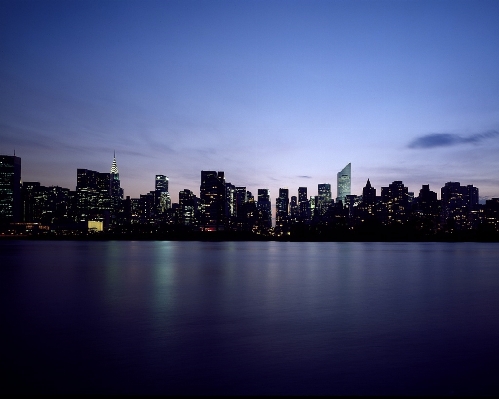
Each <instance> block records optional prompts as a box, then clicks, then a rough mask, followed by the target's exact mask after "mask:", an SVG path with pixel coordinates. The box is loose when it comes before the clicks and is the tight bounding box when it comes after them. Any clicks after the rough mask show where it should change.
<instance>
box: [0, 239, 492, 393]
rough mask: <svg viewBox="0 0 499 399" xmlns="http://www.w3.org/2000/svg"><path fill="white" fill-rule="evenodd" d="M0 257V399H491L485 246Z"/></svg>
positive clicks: (172, 247) (67, 245)
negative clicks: (420, 397) (369, 398)
mask: <svg viewBox="0 0 499 399" xmlns="http://www.w3.org/2000/svg"><path fill="white" fill-rule="evenodd" d="M0 249H1V252H0V260H1V273H2V275H1V277H2V278H1V284H2V286H1V287H2V296H3V303H4V304H7V303H8V304H9V306H8V307H7V306H4V309H3V314H4V316H5V317H4V320H6V324H5V325H6V326H7V336H8V338H9V339H10V340H8V341H7V342H9V345H8V346H7V347H6V348H5V356H3V359H4V360H3V361H4V362H5V364H8V365H9V369H10V370H11V374H12V378H10V379H9V378H8V379H7V380H8V381H16V380H20V384H13V383H12V385H9V386H8V387H7V391H9V390H14V386H15V387H16V388H15V389H16V390H17V391H19V389H21V392H23V389H24V391H26V392H37V393H39V392H41V393H64V392H80V393H165V394H174V393H182V394H188V393H198V394H199V393H206V394H218V393H222V394H231V393H235V394H265V393H266V394H328V393H331V394H452V393H455V394H475V393H478V394H483V393H493V392H497V391H498V383H497V382H496V381H495V380H496V378H495V376H496V375H497V371H499V370H498V366H497V361H496V360H497V356H498V355H499V348H498V344H497V343H496V342H497V331H499V329H498V328H499V310H498V308H497V303H499V301H498V300H499V289H498V288H499V264H498V261H497V260H498V259H499V256H498V255H499V245H498V244H481V243H460V244H452V243H291V242H282V243H281V242H150V241H144V242H119V241H117V242H112V241H111V242H36V241H35V242H30V241H5V242H0ZM19 387H22V388H19Z"/></svg>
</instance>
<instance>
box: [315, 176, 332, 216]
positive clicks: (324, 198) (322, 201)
mask: <svg viewBox="0 0 499 399" xmlns="http://www.w3.org/2000/svg"><path fill="white" fill-rule="evenodd" d="M317 193H318V196H317V197H318V198H319V202H318V203H316V204H315V207H316V208H317V209H318V211H319V214H320V215H321V216H324V215H325V214H326V212H327V211H328V209H329V207H330V205H331V184H327V183H325V184H319V185H318V187H317Z"/></svg>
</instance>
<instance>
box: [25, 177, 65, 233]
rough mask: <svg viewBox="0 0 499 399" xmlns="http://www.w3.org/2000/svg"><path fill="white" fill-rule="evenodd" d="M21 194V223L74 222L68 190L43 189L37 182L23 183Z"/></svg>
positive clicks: (53, 187) (57, 188)
mask: <svg viewBox="0 0 499 399" xmlns="http://www.w3.org/2000/svg"><path fill="white" fill-rule="evenodd" d="M21 192H22V203H23V206H22V208H23V219H22V221H23V222H26V223H41V224H46V225H54V224H57V223H66V224H67V223H70V222H74V216H73V214H72V209H71V196H72V195H71V192H70V190H69V189H67V188H62V187H59V186H50V187H45V186H42V185H40V183H39V182H23V185H22V190H21ZM73 195H74V192H73Z"/></svg>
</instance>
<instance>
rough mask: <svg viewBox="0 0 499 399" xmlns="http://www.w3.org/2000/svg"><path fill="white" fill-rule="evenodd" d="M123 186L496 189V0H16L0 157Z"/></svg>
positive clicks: (2, 16) (28, 177)
mask: <svg viewBox="0 0 499 399" xmlns="http://www.w3.org/2000/svg"><path fill="white" fill-rule="evenodd" d="M14 149H15V151H16V155H18V156H20V157H21V158H22V178H23V180H24V181H40V182H41V183H42V184H43V185H47V186H48V185H59V186H63V187H67V188H70V189H74V188H75V186H76V169H77V168H87V169H92V170H97V171H100V172H109V170H110V168H111V163H112V159H113V151H114V150H116V158H117V162H118V167H119V171H120V177H121V185H122V187H123V188H124V190H125V195H130V196H132V197H138V195H139V194H145V193H147V192H149V191H150V190H153V189H154V176H155V175H156V174H165V175H167V176H169V178H170V192H171V194H172V199H173V200H174V201H175V202H176V201H177V200H178V192H179V191H180V190H182V189H184V188H188V189H191V190H192V191H194V193H195V194H196V195H198V194H199V183H200V171H201V170H222V171H225V176H226V180H227V181H228V182H231V183H232V184H234V185H237V186H246V187H247V188H248V190H250V191H252V192H253V194H254V195H255V196H256V194H257V189H258V188H270V190H271V198H272V202H273V203H274V202H275V198H276V197H277V195H278V189H279V187H287V188H289V189H290V195H297V190H298V187H299V186H307V187H308V192H309V195H316V194H317V185H318V184H319V183H330V184H331V186H332V188H333V190H332V191H333V197H336V173H337V172H338V171H340V170H341V169H342V168H343V167H344V166H345V165H346V164H347V163H349V162H351V163H352V194H361V192H362V191H361V190H362V187H363V186H364V185H365V183H366V180H367V179H368V178H370V179H371V182H372V184H373V185H374V187H375V188H376V189H377V190H378V194H379V193H380V187H381V186H387V185H388V184H389V183H391V182H392V181H394V180H402V181H403V182H404V183H405V184H406V185H407V186H408V187H409V191H414V192H415V193H416V195H417V194H418V192H419V189H420V188H421V185H422V184H430V188H431V189H432V190H434V191H437V192H438V193H440V188H441V187H442V186H443V185H444V184H445V182H448V181H460V182H461V183H462V184H474V185H475V186H477V187H478V188H479V189H480V196H481V197H493V196H495V197H498V196H499V1H496V0H494V1H476V0H475V1H455V0H453V1H436V0H431V1H376V0H373V1H332V0H331V1H313V0H305V1H291V0H280V1H269V0H265V1H250V0H247V1H246V0H239V1H215V0H209V1H189V0H182V1H151V0H149V1H89V0H85V1H67V0H65V1H5V0H2V2H1V3H0V153H1V154H12V153H13V151H14Z"/></svg>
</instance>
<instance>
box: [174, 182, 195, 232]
mask: <svg viewBox="0 0 499 399" xmlns="http://www.w3.org/2000/svg"><path fill="white" fill-rule="evenodd" d="M178 200H179V201H178V202H179V206H178V209H177V212H178V220H179V223H180V224H181V225H182V226H188V227H191V228H192V229H194V228H195V227H197V226H198V218H199V215H198V206H199V199H198V198H197V197H196V196H195V195H194V193H193V192H192V191H191V190H188V189H184V190H182V191H179V193H178Z"/></svg>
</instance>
